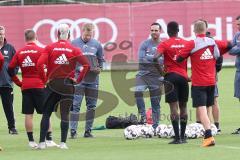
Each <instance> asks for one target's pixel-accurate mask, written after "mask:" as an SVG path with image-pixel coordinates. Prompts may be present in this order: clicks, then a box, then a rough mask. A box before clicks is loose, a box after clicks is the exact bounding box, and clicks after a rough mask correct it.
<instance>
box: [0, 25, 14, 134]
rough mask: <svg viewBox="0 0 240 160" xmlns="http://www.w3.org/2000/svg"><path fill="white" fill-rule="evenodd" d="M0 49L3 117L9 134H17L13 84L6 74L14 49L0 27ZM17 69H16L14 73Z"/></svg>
mask: <svg viewBox="0 0 240 160" xmlns="http://www.w3.org/2000/svg"><path fill="white" fill-rule="evenodd" d="M0 48H1V53H0V54H2V56H3V57H4V64H3V66H2V70H1V71H0V77H1V78H0V95H1V99H2V105H3V109H4V113H5V116H6V118H7V122H8V131H9V134H13V135H14V134H18V132H17V130H16V128H15V118H14V111H13V84H12V81H13V80H12V79H11V77H10V76H9V75H8V73H7V69H8V64H9V62H10V61H11V60H12V58H13V56H14V55H15V53H16V51H15V49H14V47H13V46H12V45H11V44H9V43H8V42H7V40H6V38H5V28H4V27H3V26H0ZM17 70H18V68H16V70H15V73H16V72H17Z"/></svg>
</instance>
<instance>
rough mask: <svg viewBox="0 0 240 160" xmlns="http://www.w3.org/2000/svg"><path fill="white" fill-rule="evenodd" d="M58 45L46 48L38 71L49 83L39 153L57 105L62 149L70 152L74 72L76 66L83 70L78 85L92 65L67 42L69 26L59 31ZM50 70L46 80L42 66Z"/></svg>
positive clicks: (56, 43)
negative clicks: (68, 145)
mask: <svg viewBox="0 0 240 160" xmlns="http://www.w3.org/2000/svg"><path fill="white" fill-rule="evenodd" d="M57 36H58V41H57V42H55V43H52V44H50V45H48V46H46V48H45V51H44V53H43V54H42V55H41V56H40V58H39V60H38V63H37V67H38V71H39V74H40V75H41V77H42V78H43V80H44V81H47V88H46V89H47V93H46V95H47V98H46V102H45V103H44V106H45V109H44V111H43V116H42V120H41V131H40V140H39V141H40V143H39V145H38V148H39V149H45V148H46V144H45V137H46V134H47V130H48V128H49V119H50V116H51V114H52V112H53V111H54V110H55V109H56V108H55V107H57V105H58V104H60V106H59V107H58V109H59V110H60V118H61V123H60V126H61V143H60V145H59V148H61V149H68V147H67V145H66V140H67V133H68V128H69V109H70V107H71V106H72V96H73V93H74V84H75V79H74V70H75V67H76V64H77V62H78V63H80V64H81V65H82V67H83V69H82V71H81V73H80V75H79V76H78V78H77V80H76V82H77V83H79V82H80V81H81V80H82V79H83V78H84V77H85V75H86V73H87V72H88V71H89V63H88V60H87V59H86V58H85V56H83V55H82V53H81V51H80V50H79V49H78V48H75V47H73V46H72V45H71V44H70V43H69V42H68V39H69V38H70V28H69V26H68V25H67V24H60V25H59V26H58V30H57ZM44 64H45V65H46V67H47V78H46V77H45V73H44V72H43V71H42V67H43V65H44Z"/></svg>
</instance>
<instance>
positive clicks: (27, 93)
mask: <svg viewBox="0 0 240 160" xmlns="http://www.w3.org/2000/svg"><path fill="white" fill-rule="evenodd" d="M44 101H45V91H44V88H33V89H26V90H23V91H22V113H23V114H33V113H34V109H35V110H36V112H37V113H38V114H42V112H43V106H44Z"/></svg>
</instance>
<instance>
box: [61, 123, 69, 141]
mask: <svg viewBox="0 0 240 160" xmlns="http://www.w3.org/2000/svg"><path fill="white" fill-rule="evenodd" d="M68 128H69V122H68V121H63V120H62V121H61V142H64V143H66V140H67V134H68Z"/></svg>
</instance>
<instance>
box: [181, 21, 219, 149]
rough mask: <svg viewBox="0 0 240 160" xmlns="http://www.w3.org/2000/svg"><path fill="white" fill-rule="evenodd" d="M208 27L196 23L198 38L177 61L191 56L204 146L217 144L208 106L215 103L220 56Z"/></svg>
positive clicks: (193, 96)
mask: <svg viewBox="0 0 240 160" xmlns="http://www.w3.org/2000/svg"><path fill="white" fill-rule="evenodd" d="M206 31H207V27H206V25H205V23H204V22H203V21H201V20H197V21H196V22H195V23H194V32H195V34H196V36H197V37H196V39H195V40H192V41H189V42H188V43H187V44H186V48H184V49H182V50H180V55H178V56H177V61H178V62H181V61H183V60H185V59H186V58H188V57H189V56H190V58H191V65H192V88H191V90H192V92H191V93H192V100H193V107H196V108H197V112H198V114H199V116H200V121H201V123H202V124H203V127H204V129H205V134H204V139H203V143H202V146H203V147H208V146H213V145H215V139H214V137H213V136H212V132H211V123H210V120H209V118H208V115H207V108H206V106H212V105H213V104H214V89H215V84H216V68H215V65H216V59H217V58H218V57H219V56H220V52H219V49H218V46H217V44H216V43H215V41H214V40H213V39H212V38H209V37H206V35H205V33H206Z"/></svg>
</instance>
